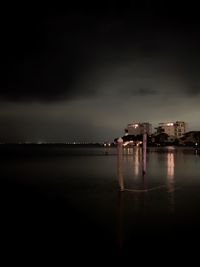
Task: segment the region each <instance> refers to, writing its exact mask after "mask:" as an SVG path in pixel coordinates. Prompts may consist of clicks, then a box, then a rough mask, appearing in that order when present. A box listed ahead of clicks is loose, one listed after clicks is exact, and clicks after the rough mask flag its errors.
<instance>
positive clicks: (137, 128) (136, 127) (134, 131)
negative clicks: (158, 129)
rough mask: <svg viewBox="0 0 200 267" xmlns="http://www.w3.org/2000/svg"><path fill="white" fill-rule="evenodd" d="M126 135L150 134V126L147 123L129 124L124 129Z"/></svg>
mask: <svg viewBox="0 0 200 267" xmlns="http://www.w3.org/2000/svg"><path fill="white" fill-rule="evenodd" d="M125 132H126V133H127V134H128V135H140V134H143V133H145V132H146V133H147V134H148V135H151V134H152V124H151V123H149V122H138V123H129V124H128V125H127V127H126V129H125Z"/></svg>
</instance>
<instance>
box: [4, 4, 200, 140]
mask: <svg viewBox="0 0 200 267" xmlns="http://www.w3.org/2000/svg"><path fill="white" fill-rule="evenodd" d="M108 3H109V4H108ZM135 3H136V2H135V1H129V2H127V4H126V6H125V4H124V6H122V4H121V5H117V4H115V1H112V2H111V1H110V2H107V4H103V3H102V2H99V6H98V7H97V4H98V3H96V7H91V6H89V5H85V6H84V7H83V6H80V5H79V4H76V7H75V6H73V7H72V6H68V7H65V8H60V9H58V8H57V7H55V6H52V7H51V6H48V7H39V6H24V5H22V6H19V5H17V6H16V7H14V6H13V7H12V10H11V9H10V7H5V9H4V10H2V13H3V15H2V17H1V44H2V48H1V62H0V64H1V79H0V129H1V130H0V142H4V141H7V142H18V141H30V142H31V141H34V142H35V141H46V142H67V141H112V140H113V139H114V138H115V137H118V136H122V135H123V134H124V128H125V127H126V125H127V124H128V123H131V122H139V121H140V122H147V121H148V122H150V123H152V124H153V126H156V124H157V123H159V122H165V121H176V120H183V121H186V122H187V123H188V125H189V130H200V122H199V113H200V105H199V103H200V101H199V100H200V75H199V73H200V49H199V48H200V19H199V18H198V17H199V13H198V11H199V9H198V7H197V6H196V7H195V6H190V7H188V5H186V4H185V6H184V4H183V3H182V6H181V7H180V6H175V5H173V6H170V5H169V6H168V5H167V4H166V3H167V2H166V3H165V4H164V2H162V3H163V4H162V5H160V6H155V7H154V6H152V5H151V4H148V5H145V4H143V6H142V7H141V6H138V5H136V4H135Z"/></svg>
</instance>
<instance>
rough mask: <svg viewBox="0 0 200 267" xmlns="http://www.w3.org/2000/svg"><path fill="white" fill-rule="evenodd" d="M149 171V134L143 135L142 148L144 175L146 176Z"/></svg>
mask: <svg viewBox="0 0 200 267" xmlns="http://www.w3.org/2000/svg"><path fill="white" fill-rule="evenodd" d="M146 171H147V133H146V131H144V133H143V146H142V173H143V174H146Z"/></svg>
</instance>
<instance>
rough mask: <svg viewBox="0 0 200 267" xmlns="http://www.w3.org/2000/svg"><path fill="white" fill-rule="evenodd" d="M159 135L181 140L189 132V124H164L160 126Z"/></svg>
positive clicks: (180, 122) (181, 122)
mask: <svg viewBox="0 0 200 267" xmlns="http://www.w3.org/2000/svg"><path fill="white" fill-rule="evenodd" d="M156 129H157V133H166V134H168V135H169V136H173V137H176V138H180V137H181V136H182V135H183V134H184V133H185V132H186V130H187V124H186V123H185V122H184V121H176V122H162V123H159V124H158V127H157V128H156Z"/></svg>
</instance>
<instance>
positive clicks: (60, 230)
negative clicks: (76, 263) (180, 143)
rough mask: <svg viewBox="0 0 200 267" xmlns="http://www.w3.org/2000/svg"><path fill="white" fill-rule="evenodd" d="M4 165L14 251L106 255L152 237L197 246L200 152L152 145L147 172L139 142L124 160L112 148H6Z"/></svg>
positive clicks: (6, 234) (4, 203) (8, 237)
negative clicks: (143, 169)
mask: <svg viewBox="0 0 200 267" xmlns="http://www.w3.org/2000/svg"><path fill="white" fill-rule="evenodd" d="M2 151H3V152H2ZM5 151H9V152H8V153H5ZM2 153H3V154H2ZM0 169H1V215H2V216H1V218H2V223H3V226H2V229H3V234H2V240H3V242H4V245H5V246H4V247H6V248H9V251H11V249H12V251H15V250H21V251H23V253H31V254H34V255H37V254H38V253H42V254H43V253H44V248H45V249H47V251H48V255H49V253H50V254H51V253H53V252H55V250H56V249H58V248H59V253H60V254H63V255H66V256H69V255H72V254H75V253H76V254H80V253H82V252H84V255H85V256H86V257H88V256H87V255H88V254H87V253H88V252H90V253H93V254H94V255H96V256H99V257H104V256H105V255H115V256H116V255H124V254H129V253H130V252H132V251H133V250H134V251H135V252H136V251H137V253H139V251H140V252H141V250H140V249H141V248H142V247H143V246H145V247H146V246H147V247H148V250H150V249H152V247H151V246H152V244H153V243H152V242H154V241H155V242H156V243H157V245H156V246H157V247H159V246H160V245H161V244H162V246H163V247H164V246H166V245H167V244H169V243H170V246H171V248H172V247H173V248H174V247H175V246H176V245H177V246H178V247H180V246H183V244H184V246H183V247H184V248H186V247H188V245H189V244H190V247H191V242H193V240H198V238H199V236H200V235H199V222H200V217H199V215H200V179H199V178H200V156H199V155H198V154H196V153H195V151H194V150H193V149H191V148H174V147H166V148H149V149H148V153H147V173H146V175H145V176H143V175H142V151H141V148H136V147H134V148H126V149H124V150H123V156H122V157H121V158H120V160H119V157H118V155H117V149H116V148H110V147H107V148H103V147H85V148H84V147H74V148H72V147H70V148H69V147H67V146H63V147H62V146H59V147H57V146H34V147H31V146H23V147H22V146H21V147H20V146H15V147H10V148H9V149H7V150H5V149H2V150H1V164H0ZM120 179H123V180H124V185H125V189H126V190H125V191H124V192H120V191H119V183H118V182H119V180H120ZM19 240H20V241H21V242H22V243H21V244H20V243H19ZM33 244H36V245H34V246H33ZM61 244H64V245H61ZM86 252H87V253H86Z"/></svg>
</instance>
